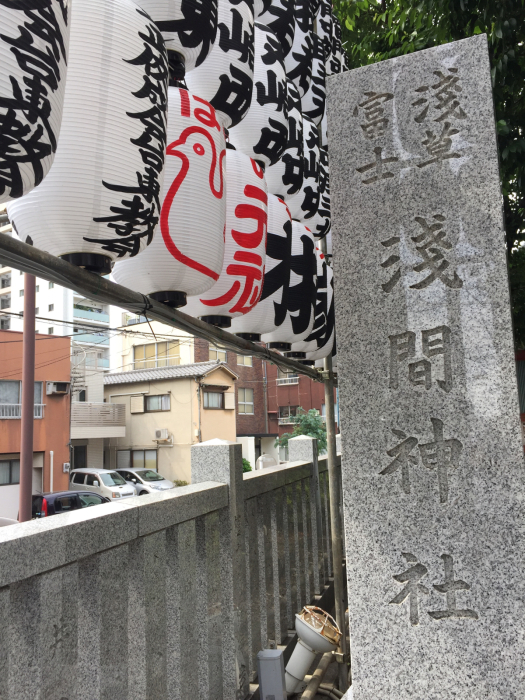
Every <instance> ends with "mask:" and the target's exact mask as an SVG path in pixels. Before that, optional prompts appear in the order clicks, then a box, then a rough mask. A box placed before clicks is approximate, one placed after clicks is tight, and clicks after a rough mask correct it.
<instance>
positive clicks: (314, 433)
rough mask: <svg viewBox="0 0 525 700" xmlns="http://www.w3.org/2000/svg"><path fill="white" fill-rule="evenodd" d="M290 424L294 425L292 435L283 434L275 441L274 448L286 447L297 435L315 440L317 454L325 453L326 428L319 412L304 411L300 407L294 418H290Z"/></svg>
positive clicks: (313, 409)
mask: <svg viewBox="0 0 525 700" xmlns="http://www.w3.org/2000/svg"><path fill="white" fill-rule="evenodd" d="M290 423H293V424H294V428H293V432H292V433H283V434H282V435H281V437H280V438H277V440H276V441H275V445H274V447H279V446H280V447H287V446H288V440H289V439H290V438H293V437H297V435H309V436H310V437H314V438H317V447H318V449H319V453H322V452H326V444H327V443H326V426H325V424H324V422H323V419H322V417H321V416H320V415H319V411H317V410H316V409H315V408H311V409H310V410H309V411H305V410H304V408H302V407H301V406H300V407H299V408H298V409H297V414H296V415H295V416H290Z"/></svg>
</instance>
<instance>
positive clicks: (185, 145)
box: [113, 87, 226, 306]
mask: <svg viewBox="0 0 525 700" xmlns="http://www.w3.org/2000/svg"><path fill="white" fill-rule="evenodd" d="M225 157H226V143H225V138H224V131H223V129H222V127H221V126H220V124H219V122H218V120H217V117H216V114H215V111H214V109H213V107H211V105H209V104H208V103H207V102H205V101H204V100H202V99H200V98H199V97H196V96H195V95H192V94H191V93H190V92H188V91H187V90H184V89H182V88H175V87H170V88H169V89H168V146H167V149H166V166H165V176H164V187H163V190H162V211H161V220H160V226H159V230H158V231H157V233H156V235H155V237H154V239H153V241H152V243H151V245H149V246H148V248H147V250H145V251H144V253H142V254H141V255H140V257H139V258H131V259H130V260H124V261H123V262H119V263H117V264H116V265H115V267H114V269H113V276H114V278H115V281H116V282H118V283H119V284H122V285H124V286H125V287H129V288H131V289H135V290H137V291H139V292H141V293H142V294H149V295H150V296H152V297H153V298H154V299H156V300H157V301H162V302H164V303H166V304H168V305H169V306H184V304H185V303H186V295H188V296H190V295H193V294H202V293H203V292H205V291H206V290H208V289H209V288H210V287H212V286H213V285H214V284H215V282H216V281H217V280H218V279H219V273H220V271H221V269H222V261H223V256H224V224H225V218H226V195H225V185H224V160H225Z"/></svg>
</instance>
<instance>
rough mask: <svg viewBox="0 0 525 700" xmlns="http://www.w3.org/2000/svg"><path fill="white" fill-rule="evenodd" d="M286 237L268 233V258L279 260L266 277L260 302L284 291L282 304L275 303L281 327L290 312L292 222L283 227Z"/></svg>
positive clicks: (276, 316) (277, 320)
mask: <svg viewBox="0 0 525 700" xmlns="http://www.w3.org/2000/svg"><path fill="white" fill-rule="evenodd" d="M283 230H284V232H285V234H286V235H285V236H278V235H276V234H275V233H272V232H271V231H268V242H267V244H266V257H267V258H268V259H269V258H272V259H273V260H278V261H279V262H278V264H277V265H275V267H274V268H273V269H271V270H268V271H267V272H266V273H265V275H264V284H263V290H262V294H261V298H260V300H259V301H260V302H261V301H264V300H265V299H268V297H271V296H272V294H275V292H277V291H279V289H282V290H283V291H282V296H281V301H280V302H276V301H274V302H273V306H274V312H275V318H274V323H275V325H276V326H280V325H282V324H283V323H284V320H285V318H286V314H287V312H288V294H289V291H290V264H291V259H292V222H291V220H288V221H286V223H285V224H284V226H283Z"/></svg>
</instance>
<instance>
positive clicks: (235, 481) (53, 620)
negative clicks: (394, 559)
mask: <svg viewBox="0 0 525 700" xmlns="http://www.w3.org/2000/svg"><path fill="white" fill-rule="evenodd" d="M305 455H306V459H304V456H305ZM290 457H291V459H293V460H296V461H294V462H290V463H288V464H287V465H286V466H284V467H272V468H270V469H267V470H263V471H260V472H252V473H248V474H245V475H244V477H243V474H242V451H241V446H240V445H237V444H233V443H223V442H218V441H211V442H210V443H201V444H198V445H194V446H193V448H192V477H193V481H194V482H195V483H193V484H192V485H191V486H186V487H183V488H179V489H173V490H172V491H169V492H167V493H161V494H152V495H148V496H142V497H140V498H135V499H128V500H127V501H126V502H120V503H108V504H104V505H101V506H97V507H96V508H89V509H86V510H85V511H84V510H83V511H76V512H71V513H67V514H63V515H56V516H52V517H49V518H45V519H42V520H35V521H32V522H29V523H22V524H19V525H14V526H11V527H4V528H1V529H0V698H2V700H15V699H16V700H18V699H19V698H20V699H22V698H33V697H34V698H37V697H38V698H49V699H50V700H51V699H56V700H63V699H69V698H73V697H78V698H89V699H90V700H102V699H105V698H110V697H111V698H114V699H115V700H117V699H120V698H122V699H126V700H128V699H129V700H151V699H152V698H154V699H155V700H186V699H187V698H192V699H193V698H195V700H209V699H210V698H213V699H214V700H242V699H244V698H246V697H247V695H248V692H249V685H248V684H249V681H251V680H253V679H254V678H255V672H256V654H257V652H258V651H259V650H260V649H261V648H264V647H268V646H273V645H274V644H275V643H277V644H279V643H280V642H281V641H282V640H283V639H284V638H285V637H286V636H287V632H288V629H291V628H293V624H294V614H295V612H298V611H299V610H300V608H301V607H302V605H303V604H304V603H306V602H309V601H310V600H311V599H312V598H313V596H314V595H315V594H317V593H319V592H321V591H322V589H323V584H324V583H325V581H326V580H327V578H328V576H329V575H330V573H331V571H330V567H331V557H330V547H329V542H330V536H329V535H330V532H329V519H328V508H329V504H328V486H327V474H326V464H325V460H319V461H318V460H317V459H316V445H315V441H313V440H312V439H311V438H294V440H291V441H290Z"/></svg>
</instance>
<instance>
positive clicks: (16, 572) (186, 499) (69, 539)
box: [0, 482, 228, 588]
mask: <svg viewBox="0 0 525 700" xmlns="http://www.w3.org/2000/svg"><path fill="white" fill-rule="evenodd" d="M227 504H228V487H227V486H226V485H224V484H217V483H215V482H206V483H202V484H196V485H195V486H185V487H182V488H178V489H173V491H170V492H168V493H159V494H151V495H148V496H137V497H135V498H130V499H127V500H126V501H121V502H120V503H105V504H103V505H100V506H96V507H95V508H86V509H83V510H77V511H72V512H71V513H61V514H60V515H53V516H50V517H49V518H43V519H42V520H31V521H30V522H27V523H20V524H18V525H12V526H9V527H3V528H0V588H2V587H3V586H8V585H10V584H11V583H15V582H17V581H21V580H23V579H26V578H29V577H31V576H36V575H37V574H42V573H44V572H45V571H51V570H52V569H57V568H59V567H61V566H65V565H66V564H70V563H72V562H74V561H77V560H78V559H84V558H85V557H89V556H91V555H93V554H96V553H97V552H102V551H104V550H107V549H111V548H112V547H117V546H119V545H122V544H125V543H126V542H130V541H132V540H134V539H136V538H137V537H139V536H141V535H145V534H149V533H151V532H155V531H157V530H162V529H164V528H166V527H169V526H171V525H176V524H177V523H181V522H184V521H185V520H191V519H193V518H196V517H198V516H199V515H204V514H206V513H209V512H211V511H213V510H217V509H219V508H222V507H224V506H226V505H227Z"/></svg>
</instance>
